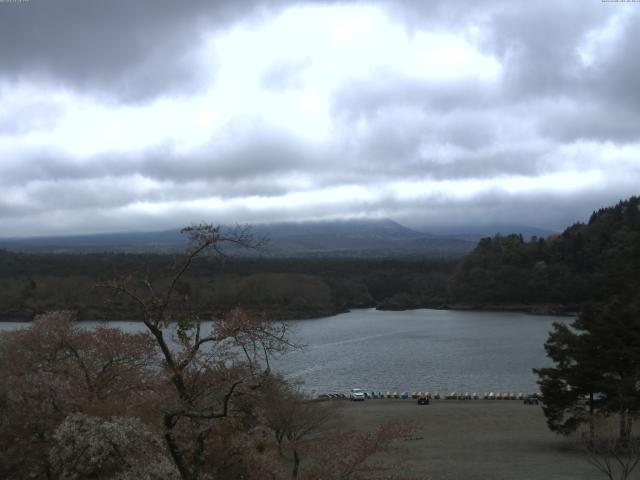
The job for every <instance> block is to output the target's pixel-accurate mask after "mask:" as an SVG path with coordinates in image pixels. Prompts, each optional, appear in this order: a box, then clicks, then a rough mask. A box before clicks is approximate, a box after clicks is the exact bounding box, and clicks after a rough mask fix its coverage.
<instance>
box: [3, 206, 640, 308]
mask: <svg viewBox="0 0 640 480" xmlns="http://www.w3.org/2000/svg"><path fill="white" fill-rule="evenodd" d="M638 206H639V205H638V197H632V198H630V199H628V200H625V201H621V202H619V203H618V204H617V205H615V206H612V207H608V208H603V209H601V210H598V211H597V212H594V213H593V214H592V215H591V217H590V219H589V221H588V222H587V223H584V224H583V223H576V224H574V225H572V226H570V227H568V228H567V229H566V230H565V231H564V232H563V233H561V234H560V235H557V236H550V237H547V238H537V237H532V238H531V239H524V238H523V237H522V236H521V235H516V234H514V235H497V236H494V237H487V238H483V239H482V240H480V241H479V242H478V244H477V246H476V248H475V249H474V250H473V251H472V252H470V253H469V254H468V255H466V256H465V257H463V258H459V259H452V258H444V259H443V258H425V257H416V258H410V257H402V258H348V257H346V258H345V257H342V258H274V257H266V258H254V257H252V258H246V257H236V258H233V257H231V258H226V259H224V261H223V260H221V259H220V258H213V257H204V258H199V259H198V260H197V262H194V265H193V266H192V272H191V275H190V277H189V278H188V279H184V280H182V281H181V283H180V285H179V286H178V288H179V290H180V292H181V293H182V294H183V295H185V296H188V297H189V300H190V303H191V305H192V306H193V308H195V309H196V310H198V311H199V312H200V313H201V314H203V315H217V314H219V313H221V312H224V311H228V310H229V309H230V308H233V307H235V306H238V305H241V306H243V307H244V308H246V309H247V310H250V311H254V312H256V313H261V314H264V315H265V316H267V317H271V318H274V319H293V318H314V317H322V316H328V315H334V314H336V313H340V312H344V311H346V310H348V309H352V308H372V307H375V308H379V309H388V310H403V309H413V308H456V309H495V310H520V311H528V312H531V313H542V314H563V313H571V312H576V311H578V310H580V308H581V307H583V306H584V305H586V304H588V303H591V302H598V301H602V300H604V299H606V298H609V297H611V296H612V295H614V294H616V293H618V292H622V291H626V290H629V289H633V288H636V287H637V285H638V278H637V277H638V276H637V272H638V271H640V212H639V210H638ZM174 260H175V258H174V256H171V255H159V254H123V253H100V254H97V253H92V254H77V255H74V254H43V253H39V254H27V253H16V252H10V251H0V289H1V291H2V295H0V318H2V319H3V320H24V319H31V318H33V316H34V315H36V314H38V313H43V312H45V311H48V310H52V309H64V308H73V309H74V310H76V311H77V314H78V317H79V318H80V319H112V320H117V319H128V320H131V319H135V308H134V305H132V304H131V303H130V302H128V301H126V300H123V299H118V300H117V301H112V299H110V298H109V294H108V292H106V291H105V290H103V289H100V288H99V287H98V286H97V285H99V284H100V283H101V282H104V281H107V280H109V279H113V278H116V277H121V276H127V275H130V276H137V277H140V276H143V277H147V278H149V279H150V281H151V282H153V283H155V284H157V285H158V286H159V287H160V286H162V285H163V284H165V283H166V282H167V281H169V279H170V278H171V276H170V275H167V269H168V268H169V269H170V267H171V265H172V263H173V262H174Z"/></svg>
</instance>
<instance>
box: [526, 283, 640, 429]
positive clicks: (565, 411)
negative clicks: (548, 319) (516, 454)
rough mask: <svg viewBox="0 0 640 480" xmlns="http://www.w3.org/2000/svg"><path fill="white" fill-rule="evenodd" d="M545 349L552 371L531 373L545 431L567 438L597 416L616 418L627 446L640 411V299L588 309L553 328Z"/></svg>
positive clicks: (542, 370)
mask: <svg viewBox="0 0 640 480" xmlns="http://www.w3.org/2000/svg"><path fill="white" fill-rule="evenodd" d="M545 349H546V351H547V355H548V356H549V357H550V358H551V359H552V360H553V362H554V363H555V366H554V367H551V368H541V369H535V370H534V372H535V373H536V374H537V375H538V376H539V377H540V380H539V382H538V383H539V385H540V388H541V391H542V394H543V406H544V407H543V409H544V413H545V416H546V417H547V424H548V426H549V428H550V429H551V430H552V431H555V432H558V433H561V434H565V435H566V434H569V433H571V432H573V431H575V430H576V429H577V428H578V426H579V425H581V424H583V423H586V422H589V423H591V420H593V415H594V414H595V413H596V412H600V413H603V414H606V415H611V414H617V415H619V417H620V440H622V441H627V440H628V439H629V437H630V434H631V424H632V419H633V417H634V416H636V415H637V414H638V412H640V296H638V295H637V294H636V295H635V297H630V296H627V297H626V299H625V300H619V299H616V300H614V301H612V302H610V303H608V304H606V305H603V306H599V307H591V308H587V309H585V310H584V311H583V312H582V313H581V314H580V315H579V316H578V317H577V319H576V320H575V321H574V322H573V323H572V324H571V326H567V325H563V324H559V323H556V324H554V329H553V331H552V332H551V333H550V335H549V338H548V340H547V342H546V343H545ZM591 433H592V434H593V424H592V423H591Z"/></svg>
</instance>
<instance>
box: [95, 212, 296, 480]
mask: <svg viewBox="0 0 640 480" xmlns="http://www.w3.org/2000/svg"><path fill="white" fill-rule="evenodd" d="M182 233H184V234H187V235H189V237H190V240H191V248H190V249H189V250H188V251H187V252H186V254H185V255H184V256H180V257H177V258H176V262H175V265H174V267H173V271H172V274H171V276H170V279H169V281H168V283H167V284H166V285H165V286H164V287H162V288H159V287H158V285H157V282H156V283H155V284H154V282H152V281H151V279H149V278H148V277H147V278H141V279H133V278H124V279H119V280H115V281H111V282H108V283H106V284H104V285H103V286H104V287H107V288H110V289H112V290H113V291H114V292H115V293H116V294H120V295H124V296H125V297H126V298H128V299H129V300H130V301H132V302H133V303H134V304H135V305H136V307H137V309H138V312H139V315H140V317H141V318H142V320H143V322H144V324H145V326H146V327H147V329H148V330H149V332H150V333H151V335H152V336H153V337H154V339H155V341H156V343H157V345H158V347H159V349H160V351H161V353H162V359H163V362H164V370H165V372H166V375H167V380H168V382H169V383H170V384H171V385H172V395H171V396H170V398H168V399H167V400H166V402H165V404H164V407H163V423H164V439H165V442H166V445H167V448H168V450H169V452H170V454H171V457H172V459H173V461H174V463H175V465H176V468H177V469H178V471H179V473H180V476H181V477H182V478H183V479H184V480H196V479H198V478H200V477H201V476H202V474H203V469H204V468H205V466H206V464H207V463H212V462H213V463H215V461H216V459H212V458H210V456H208V452H207V448H206V446H207V442H208V441H209V439H210V435H211V433H212V431H213V430H214V428H215V424H216V421H218V420H221V419H225V418H227V417H228V416H230V415H231V413H232V410H233V403H234V399H236V398H238V397H240V396H243V395H247V394H250V393H252V392H253V391H255V390H256V389H257V388H258V387H259V386H260V384H261V382H262V379H263V378H264V376H265V375H267V376H268V374H269V371H270V368H269V357H270V356H271V355H273V354H275V353H278V352H283V351H285V350H287V349H288V348H290V347H291V346H292V345H291V344H290V342H289V341H288V340H287V329H286V326H285V325H284V324H282V323H273V322H269V321H267V320H266V319H264V318H261V317H260V316H257V315H252V314H249V313H247V312H245V311H243V310H241V309H235V310H233V311H231V312H229V313H228V314H226V315H225V316H224V317H223V318H214V319H213V322H212V325H211V326H207V325H205V324H203V322H202V321H201V318H200V316H199V313H198V312H194V311H192V310H191V308H190V304H189V299H188V296H187V295H186V294H185V293H184V292H181V291H180V288H179V285H180V282H181V281H182V280H183V278H184V277H185V275H186V274H187V272H188V271H189V269H190V268H191V267H192V265H193V263H194V262H195V261H196V259H197V258H198V257H201V256H203V255H206V254H208V253H213V254H215V255H217V256H219V257H226V255H227V250H228V249H229V248H232V249H233V248H250V249H252V248H258V247H260V246H261V245H262V244H263V241H262V240H258V239H256V238H254V237H253V236H252V235H251V232H250V230H249V229H248V228H247V227H239V228H236V229H235V230H232V231H225V230H224V229H223V228H222V227H220V226H214V225H209V224H200V225H196V226H192V227H188V228H184V229H183V230H182ZM173 332H175V339H174V340H172V334H173Z"/></svg>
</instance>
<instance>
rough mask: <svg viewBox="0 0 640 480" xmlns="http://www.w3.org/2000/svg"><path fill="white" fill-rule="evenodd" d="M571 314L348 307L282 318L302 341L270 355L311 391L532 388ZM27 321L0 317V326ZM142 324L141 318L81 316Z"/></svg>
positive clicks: (131, 326)
mask: <svg viewBox="0 0 640 480" xmlns="http://www.w3.org/2000/svg"><path fill="white" fill-rule="evenodd" d="M571 320H572V319H571V318H568V317H556V316H543V315H529V314H525V313H516V312H486V311H482V312H478V311H468V310H465V311H460V310H458V311H457V310H429V309H421V310H407V311H379V310H374V309H364V310H353V311H351V312H348V313H344V314H340V315H336V316H333V317H326V318H318V319H314V320H294V321H289V322H287V323H288V324H289V325H290V327H291V338H292V340H293V341H294V342H296V343H298V344H303V345H305V347H304V349H302V350H300V351H293V352H290V353H288V354H286V355H284V356H283V357H280V358H277V359H275V360H274V362H273V367H274V369H276V370H277V371H279V372H281V373H282V374H284V375H285V376H286V377H287V378H288V379H289V380H295V381H301V382H304V383H303V385H302V387H303V389H304V390H306V391H308V392H310V393H332V392H346V391H347V390H348V389H350V388H353V387H359V388H363V389H365V390H368V391H372V390H374V391H385V392H386V391H387V390H390V391H398V392H400V391H402V390H408V391H414V390H423V391H424V390H428V391H431V392H433V391H439V392H450V391H463V392H464V391H469V392H473V391H477V392H485V391H487V392H489V391H493V392H507V391H515V392H534V391H537V386H536V376H535V375H534V374H533V373H532V371H531V369H532V368H536V367H544V366H548V365H550V361H549V359H548V358H547V357H546V355H545V351H544V342H545V340H546V338H547V335H548V332H549V330H550V329H551V325H552V323H553V322H554V321H556V322H562V323H568V322H571ZM25 325H28V324H25V323H10V322H0V330H6V329H13V328H19V327H21V326H25ZM82 325H83V326H87V327H91V326H94V325H109V326H116V327H118V328H122V329H124V330H126V331H144V330H145V327H144V325H143V324H142V323H141V322H121V321H118V322H83V323H82Z"/></svg>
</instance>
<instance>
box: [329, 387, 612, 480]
mask: <svg viewBox="0 0 640 480" xmlns="http://www.w3.org/2000/svg"><path fill="white" fill-rule="evenodd" d="M336 403H339V404H340V405H339V407H338V409H339V411H340V412H341V418H340V419H339V420H336V426H338V427H339V428H341V429H349V430H366V429H372V428H375V426H376V425H378V424H380V423H381V422H384V421H391V420H395V421H398V420H411V421H414V422H415V424H416V427H417V431H416V434H415V437H414V438H413V439H411V440H407V441H404V442H401V444H399V446H398V448H396V449H395V450H394V451H393V452H391V457H392V458H391V459H392V460H394V461H397V460H402V461H403V462H406V464H407V465H410V466H411V469H410V471H408V472H406V473H411V474H413V475H416V476H417V477H418V478H428V479H430V480H445V479H446V480H459V479H464V480H476V479H477V480H480V479H482V480H569V479H583V480H591V479H593V480H596V479H602V478H603V477H602V474H600V473H598V472H597V471H596V470H595V469H594V467H592V466H591V465H589V464H588V463H587V461H586V458H585V457H584V455H583V454H582V453H581V452H580V451H579V450H578V448H577V447H578V446H577V445H576V442H575V441H572V440H569V439H566V438H563V437H560V436H558V435H555V434H554V433H552V432H550V431H549V430H548V428H547V426H546V424H545V419H544V415H543V413H542V409H541V407H539V406H529V405H524V404H523V402H522V401H516V400H505V401H498V400H470V401H457V400H435V401H432V402H431V404H430V405H426V406H424V405H417V403H416V401H415V400H411V399H408V400H400V399H385V400H367V401H365V402H350V401H340V402H336ZM338 422H339V425H338Z"/></svg>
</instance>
